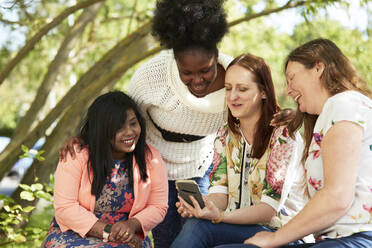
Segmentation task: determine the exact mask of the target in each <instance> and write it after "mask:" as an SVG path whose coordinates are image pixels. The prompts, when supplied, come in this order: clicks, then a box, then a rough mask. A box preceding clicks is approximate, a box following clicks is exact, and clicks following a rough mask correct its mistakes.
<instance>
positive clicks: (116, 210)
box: [43, 91, 168, 247]
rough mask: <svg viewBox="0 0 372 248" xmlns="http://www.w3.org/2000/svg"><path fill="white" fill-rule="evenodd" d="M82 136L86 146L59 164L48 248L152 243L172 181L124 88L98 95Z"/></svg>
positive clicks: (82, 130)
mask: <svg viewBox="0 0 372 248" xmlns="http://www.w3.org/2000/svg"><path fill="white" fill-rule="evenodd" d="M79 137H80V138H81V139H82V140H84V142H85V144H87V145H86V148H84V149H82V150H81V151H80V152H78V151H76V158H75V159H72V158H71V157H70V156H68V157H67V159H66V161H60V163H59V164H58V167H57V171H56V179H55V188H54V209H55V218H54V219H53V221H52V224H51V227H50V230H49V232H48V234H47V237H46V239H45V241H44V243H43V247H60V246H66V247H69V246H79V247H151V242H150V240H149V239H148V238H147V237H146V236H147V234H148V232H149V231H150V230H151V229H152V228H153V227H155V226H156V225H157V224H158V223H160V222H161V221H162V220H163V218H164V216H165V214H166V211H167V206H168V183H167V182H168V181H167V173H166V169H165V166H164V164H163V161H162V159H161V156H160V154H159V153H158V151H156V150H155V149H154V148H153V147H151V146H149V145H147V144H146V143H145V137H146V134H145V123H144V120H143V118H142V117H141V115H140V114H139V112H138V110H137V106H136V104H135V103H134V102H133V101H132V99H130V98H129V97H128V96H127V95H125V94H124V93H122V92H119V91H116V92H110V93H107V94H104V95H102V96H100V97H98V98H97V99H96V100H95V101H94V102H93V104H92V105H91V106H90V107H89V110H88V114H87V117H86V120H85V121H84V123H83V126H82V128H81V131H80V134H79Z"/></svg>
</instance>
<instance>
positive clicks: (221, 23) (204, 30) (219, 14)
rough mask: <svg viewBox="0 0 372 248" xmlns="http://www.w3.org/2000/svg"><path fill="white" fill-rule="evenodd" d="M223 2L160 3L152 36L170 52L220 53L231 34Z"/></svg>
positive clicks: (164, 0) (162, 0) (165, 0)
mask: <svg viewBox="0 0 372 248" xmlns="http://www.w3.org/2000/svg"><path fill="white" fill-rule="evenodd" d="M222 4H223V0H176V1H175V0H159V1H158V2H157V4H156V9H155V13H154V19H153V24H152V34H153V35H154V36H155V37H156V38H157V39H158V40H159V41H160V43H161V45H164V46H165V47H166V48H168V49H173V50H174V51H184V50H186V49H189V48H204V49H206V50H209V51H215V50H217V44H218V42H220V41H221V39H222V38H223V36H224V35H225V34H226V32H227V21H226V14H225V11H224V9H223V7H222Z"/></svg>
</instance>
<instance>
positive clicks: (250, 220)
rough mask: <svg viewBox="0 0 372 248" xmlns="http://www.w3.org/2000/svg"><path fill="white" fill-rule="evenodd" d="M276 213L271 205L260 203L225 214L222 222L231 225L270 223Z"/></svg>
mask: <svg viewBox="0 0 372 248" xmlns="http://www.w3.org/2000/svg"><path fill="white" fill-rule="evenodd" d="M275 213H276V212H275V209H274V208H272V207H271V206H270V205H269V204H266V203H259V204H257V205H253V206H248V207H244V208H241V209H236V210H234V211H231V212H228V213H225V215H224V218H223V219H222V222H225V223H229V224H258V223H268V222H270V220H271V219H272V218H273V217H274V215H275Z"/></svg>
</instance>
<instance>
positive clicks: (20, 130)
mask: <svg viewBox="0 0 372 248" xmlns="http://www.w3.org/2000/svg"><path fill="white" fill-rule="evenodd" d="M102 6H103V2H101V3H96V4H95V5H92V6H89V7H88V8H86V9H84V11H83V12H82V13H81V15H80V16H79V18H78V20H77V21H76V23H75V24H74V26H73V27H72V28H71V29H70V30H69V32H68V33H67V34H66V36H65V39H64V41H63V42H62V44H61V46H60V48H59V50H58V52H57V55H56V56H55V57H54V59H53V61H52V62H51V63H50V65H49V67H48V71H47V73H46V75H45V76H44V79H43V81H42V83H41V85H40V86H39V89H38V91H37V93H36V96H35V98H34V101H33V102H32V104H31V107H30V108H29V109H28V111H27V113H26V115H25V116H23V117H22V119H21V120H20V121H19V123H18V125H17V128H16V130H15V131H14V135H13V137H12V139H15V140H16V139H18V138H19V137H22V136H24V135H25V134H27V133H28V132H29V131H30V130H31V129H32V127H33V126H34V125H33V124H34V122H35V120H36V119H37V117H38V116H39V113H40V110H41V109H42V107H43V106H44V104H45V102H46V100H47V98H48V95H49V93H50V91H51V89H52V88H53V87H54V85H55V83H56V82H57V81H56V78H57V76H58V74H59V73H60V71H61V67H62V66H63V65H64V64H65V63H66V61H67V59H68V55H69V53H70V52H71V50H72V49H73V48H74V47H75V44H76V42H77V40H78V38H79V37H80V35H81V34H82V33H83V31H84V30H85V28H86V26H87V25H88V23H90V22H91V21H92V20H93V19H94V18H95V17H96V15H97V13H98V11H99V10H100V9H101V7H102Z"/></svg>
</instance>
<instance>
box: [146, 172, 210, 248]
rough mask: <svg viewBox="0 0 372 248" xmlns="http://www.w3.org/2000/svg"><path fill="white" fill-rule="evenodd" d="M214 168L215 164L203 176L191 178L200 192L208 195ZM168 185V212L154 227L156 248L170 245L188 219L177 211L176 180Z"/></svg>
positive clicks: (166, 247)
mask: <svg viewBox="0 0 372 248" xmlns="http://www.w3.org/2000/svg"><path fill="white" fill-rule="evenodd" d="M212 169H213V165H211V166H210V167H209V168H208V170H207V171H206V172H205V174H204V176H203V177H195V178H191V179H192V180H194V181H195V182H196V183H197V184H198V185H199V188H200V192H201V193H202V194H203V195H208V188H209V174H210V173H211V171H212ZM168 187H169V195H168V212H167V214H166V215H165V218H164V220H163V222H161V223H160V224H159V225H157V226H156V227H155V228H154V229H152V235H153V237H154V246H155V248H168V247H170V245H171V244H172V242H173V240H174V239H175V238H176V237H177V235H178V233H179V232H180V231H181V229H182V226H183V224H184V223H185V221H186V219H185V218H182V217H181V216H180V215H179V214H178V212H177V207H176V202H178V198H177V189H176V185H175V181H173V180H169V181H168Z"/></svg>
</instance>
